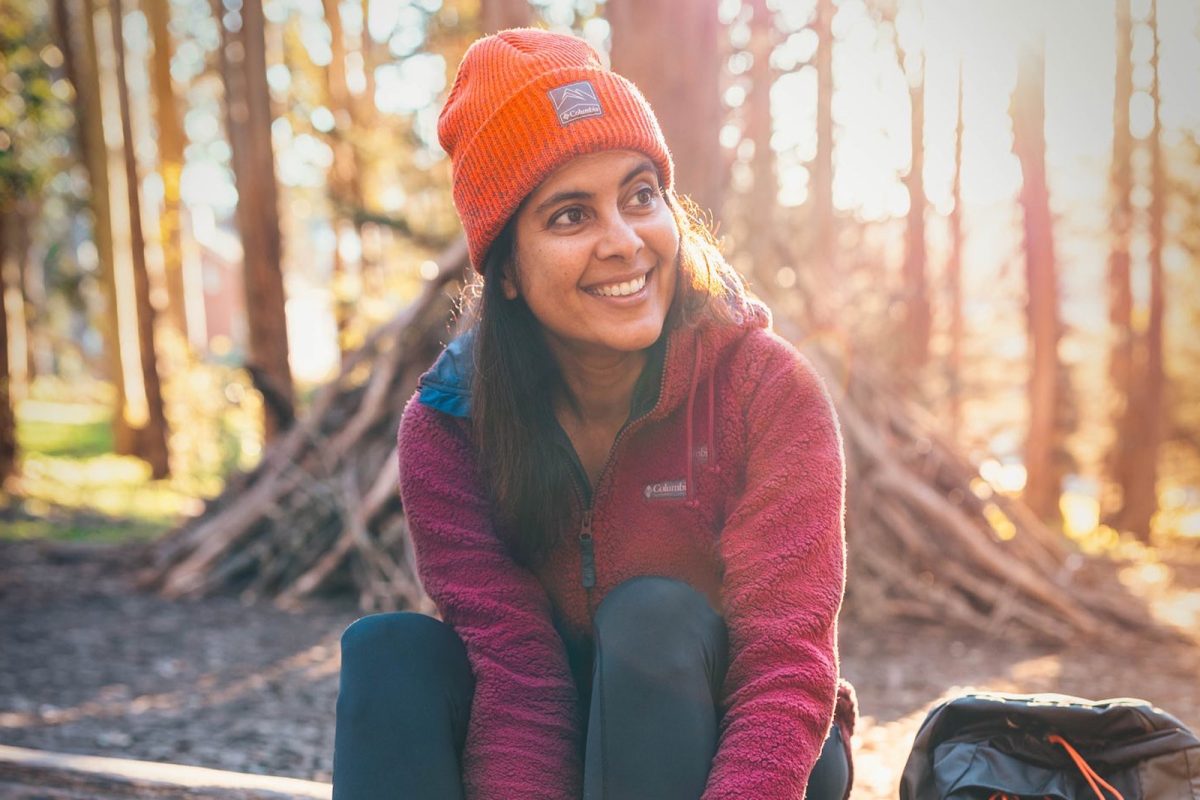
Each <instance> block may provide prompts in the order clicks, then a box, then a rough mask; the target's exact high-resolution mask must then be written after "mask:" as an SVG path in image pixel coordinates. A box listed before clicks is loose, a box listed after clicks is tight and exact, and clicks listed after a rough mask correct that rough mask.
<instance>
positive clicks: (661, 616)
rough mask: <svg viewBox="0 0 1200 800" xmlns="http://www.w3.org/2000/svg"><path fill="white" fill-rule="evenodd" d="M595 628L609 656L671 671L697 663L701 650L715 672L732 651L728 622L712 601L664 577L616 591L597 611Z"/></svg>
mask: <svg viewBox="0 0 1200 800" xmlns="http://www.w3.org/2000/svg"><path fill="white" fill-rule="evenodd" d="M595 629H596V638H597V639H598V640H599V641H600V644H601V648H602V650H603V651H604V652H605V654H606V655H607V656H609V657H611V656H614V655H619V656H620V657H621V658H622V660H636V659H639V658H642V659H647V660H653V661H654V662H655V663H656V664H659V665H661V666H663V667H665V668H667V669H668V670H669V669H671V668H672V667H673V666H684V667H686V666H690V665H692V664H694V662H695V657H696V653H697V646H699V647H700V648H701V651H702V652H704V653H705V655H706V657H707V658H708V660H709V661H710V663H709V664H708V666H709V667H710V672H711V671H712V669H713V668H716V667H717V666H718V662H721V661H723V660H724V657H725V651H726V647H727V633H726V629H725V621H724V620H723V619H722V618H721V616H720V615H719V614H717V612H716V611H714V610H713V608H712V606H710V605H709V603H708V599H707V598H706V597H705V596H704V595H703V594H702V593H701V592H699V591H697V590H696V589H694V588H692V587H691V586H689V585H688V584H686V583H684V582H683V581H679V580H675V579H673V578H666V577H662V576H658V575H644V576H639V577H636V578H631V579H629V580H627V581H625V582H623V583H621V584H620V585H618V586H617V587H615V588H614V589H612V590H611V591H610V592H609V593H608V594H607V595H606V596H605V598H604V600H603V601H601V603H600V606H599V607H598V608H597V609H596V617H595Z"/></svg>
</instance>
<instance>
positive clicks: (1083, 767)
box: [988, 733, 1125, 800]
mask: <svg viewBox="0 0 1200 800" xmlns="http://www.w3.org/2000/svg"><path fill="white" fill-rule="evenodd" d="M1046 741H1048V742H1050V743H1051V744H1057V745H1060V746H1061V747H1062V748H1063V749H1064V750H1066V751H1067V755H1069V756H1070V757H1071V760H1072V761H1074V762H1075V766H1076V767H1078V768H1079V771H1080V772H1081V773H1082V774H1083V777H1084V780H1086V781H1087V782H1088V786H1091V787H1092V791H1093V792H1095V793H1096V797H1098V798H1099V800H1108V796H1107V795H1106V794H1104V792H1102V791H1100V787H1101V786H1103V787H1104V788H1105V789H1107V790H1108V791H1110V792H1112V794H1113V798H1114V799H1115V800H1125V798H1124V796H1123V795H1122V794H1121V793H1120V792H1118V791H1117V790H1116V788H1115V787H1114V786H1113V785H1112V784H1111V783H1109V782H1108V781H1106V780H1104V778H1101V777H1100V773H1098V772H1096V770H1094V769H1092V765H1091V764H1089V763H1087V761H1085V760H1084V758H1083V756H1081V755H1079V751H1078V750H1076V749H1075V748H1074V747H1072V746H1071V744H1070V742H1068V741H1067V740H1066V739H1064V738H1063V737H1061V736H1059V735H1058V734H1057V733H1052V734H1050V735H1049V736H1047V737H1046ZM988 800H1020V798H1019V797H1017V796H1016V795H1011V794H1007V793H1006V792H993V793H992V794H990V795H988ZM1046 800H1049V798H1046Z"/></svg>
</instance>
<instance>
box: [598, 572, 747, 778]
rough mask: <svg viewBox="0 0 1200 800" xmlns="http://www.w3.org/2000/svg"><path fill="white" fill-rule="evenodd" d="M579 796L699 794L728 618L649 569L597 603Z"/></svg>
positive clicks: (713, 741) (713, 739) (709, 752)
mask: <svg viewBox="0 0 1200 800" xmlns="http://www.w3.org/2000/svg"><path fill="white" fill-rule="evenodd" d="M594 635H595V648H596V653H595V663H594V665H593V677H592V690H591V709H590V713H589V722H588V736H587V748H586V749H587V753H586V757H585V762H584V763H585V766H584V791H583V796H584V800H696V798H698V797H700V794H701V793H702V792H703V791H704V784H705V782H706V781H707V779H708V771H709V767H710V766H711V764H712V757H713V754H714V753H715V752H716V747H717V726H718V722H719V720H718V716H717V701H716V698H717V693H718V692H719V689H720V686H721V683H722V681H723V680H724V668H725V663H726V661H727V654H726V649H727V647H728V645H727V641H726V632H725V623H724V621H723V620H722V619H721V617H720V616H719V615H718V614H717V613H716V612H715V611H713V610H712V608H711V607H710V606H709V605H708V601H707V599H706V598H705V597H704V596H703V595H702V594H700V593H699V592H697V591H696V590H695V589H692V588H691V587H690V586H688V585H687V584H685V583H683V582H681V581H676V580H671V579H668V578H662V577H656V576H647V577H640V578H634V579H632V580H629V581H626V582H625V583H623V584H621V585H620V586H618V587H617V588H615V589H613V590H612V591H611V592H609V593H608V595H607V596H606V597H605V598H604V601H603V602H602V603H601V604H600V607H599V608H598V609H597V610H596V616H595V625H594Z"/></svg>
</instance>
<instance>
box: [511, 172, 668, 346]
mask: <svg viewBox="0 0 1200 800" xmlns="http://www.w3.org/2000/svg"><path fill="white" fill-rule="evenodd" d="M678 252H679V230H678V228H677V227H676V224H675V218H674V216H673V215H672V213H671V209H670V208H669V207H668V206H667V201H666V199H665V198H664V197H663V195H662V193H661V192H660V191H659V187H658V175H657V172H656V170H655V168H654V164H653V162H651V161H650V159H649V158H647V157H646V156H645V155H644V154H642V153H639V152H636V151H633V150H606V151H604V152H600V153H591V154H588V155H582V156H577V157H576V158H574V159H572V160H571V161H569V162H567V163H566V164H564V165H563V166H562V167H560V168H559V169H558V170H557V171H555V172H554V173H553V174H552V175H550V177H548V178H547V179H546V180H545V181H543V182H542V184H541V185H540V186H538V188H537V189H535V190H534V191H533V192H532V193H531V194H530V195H529V197H527V198H526V199H525V202H524V203H523V204H522V205H521V208H520V209H518V211H517V215H516V244H515V255H516V258H515V275H514V274H513V272H514V271H513V270H511V269H510V270H509V271H508V273H507V274H506V275H505V276H504V277H503V278H502V281H503V289H504V294H505V296H506V297H507V298H509V299H510V300H511V299H514V298H516V297H517V296H518V294H519V295H520V296H521V297H523V298H524V299H525V302H526V303H527V304H528V305H529V308H530V310H531V311H532V312H533V315H534V317H536V318H537V320H538V321H539V322H540V323H541V324H542V328H543V330H544V332H545V333H546V336H547V339H548V340H549V344H550V347H551V349H552V350H553V351H555V352H556V353H557V352H560V348H567V349H569V350H570V351H572V352H573V354H574V355H575V356H577V357H583V358H588V357H593V356H596V355H600V356H603V355H616V354H620V353H630V352H635V351H638V350H644V349H645V348H647V347H649V346H650V345H652V344H653V343H654V341H655V340H656V339H657V338H658V336H659V334H660V333H661V332H662V327H663V320H664V319H665V318H666V315H667V310H668V308H669V307H670V305H671V298H672V297H673V296H674V293H675V281H676V272H677V268H676V256H677V254H678ZM514 278H515V280H514Z"/></svg>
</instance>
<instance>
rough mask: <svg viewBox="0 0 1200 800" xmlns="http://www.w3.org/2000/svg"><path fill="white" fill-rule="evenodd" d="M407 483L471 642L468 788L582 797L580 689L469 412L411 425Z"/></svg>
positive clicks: (417, 531)
mask: <svg viewBox="0 0 1200 800" xmlns="http://www.w3.org/2000/svg"><path fill="white" fill-rule="evenodd" d="M398 452H399V458H400V494H401V499H402V501H403V503H404V511H405V515H406V518H407V520H408V529H409V534H410V536H411V537H412V541H413V546H414V550H415V552H416V559H417V572H418V575H419V576H420V578H421V582H422V584H423V586H424V588H425V591H426V592H427V593H428V594H429V596H430V598H431V599H432V600H433V601H434V603H435V604H436V605H437V608H438V610H439V611H440V613H441V615H442V618H443V620H444V621H445V622H446V623H448V624H449V625H450V626H451V627H453V628H454V630H455V632H457V633H458V635H459V637H460V638H461V639H462V640H463V643H464V645H465V646H466V650H467V655H468V657H469V659H470V663H471V667H472V670H473V671H474V673H475V697H474V701H473V703H472V705H471V717H470V724H469V726H468V729H467V740H466V745H465V749H464V752H463V759H462V768H463V783H464V789H465V792H466V797H467V798H468V800H505V799H506V798H512V797H521V798H533V799H534V800H577V798H578V797H580V796H581V794H582V784H583V781H582V771H583V768H582V764H581V762H580V756H579V750H580V746H579V744H578V742H579V738H580V735H581V724H580V721H579V720H578V715H579V710H578V708H577V706H578V699H577V697H576V693H575V686H574V682H573V680H572V678H571V673H570V671H569V668H568V666H567V659H566V653H565V650H564V648H563V645H562V643H561V639H560V637H559V635H558V633H557V631H556V630H555V629H554V625H553V623H552V621H551V612H550V602H549V599H548V597H547V595H546V592H545V590H544V589H543V587H542V585H541V584H540V583H539V582H538V580H537V579H536V577H535V576H534V575H533V574H532V573H531V572H530V571H529V570H527V569H525V568H523V567H521V566H520V565H518V564H517V563H516V562H514V561H513V560H512V558H511V557H510V555H509V553H508V550H507V548H506V547H505V546H504V545H503V543H502V542H501V541H500V539H499V538H498V537H497V535H496V534H495V532H494V530H493V527H492V522H491V516H490V503H489V501H488V500H487V497H486V492H485V491H484V490H483V488H482V485H481V481H480V479H479V477H478V468H477V464H476V457H475V451H474V448H473V447H472V445H471V444H470V441H469V439H468V437H467V435H466V431H465V430H464V427H463V425H462V423H461V422H460V421H459V420H457V419H454V418H452V417H449V416H447V415H444V414H442V413H440V412H438V411H435V410H433V409H431V408H428V407H426V406H424V405H422V404H421V403H420V402H419V401H418V400H417V399H416V398H415V397H414V398H413V399H412V400H410V401H409V404H408V406H407V408H405V411H404V416H403V419H402V420H401V423H400V432H399V447H398Z"/></svg>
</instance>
